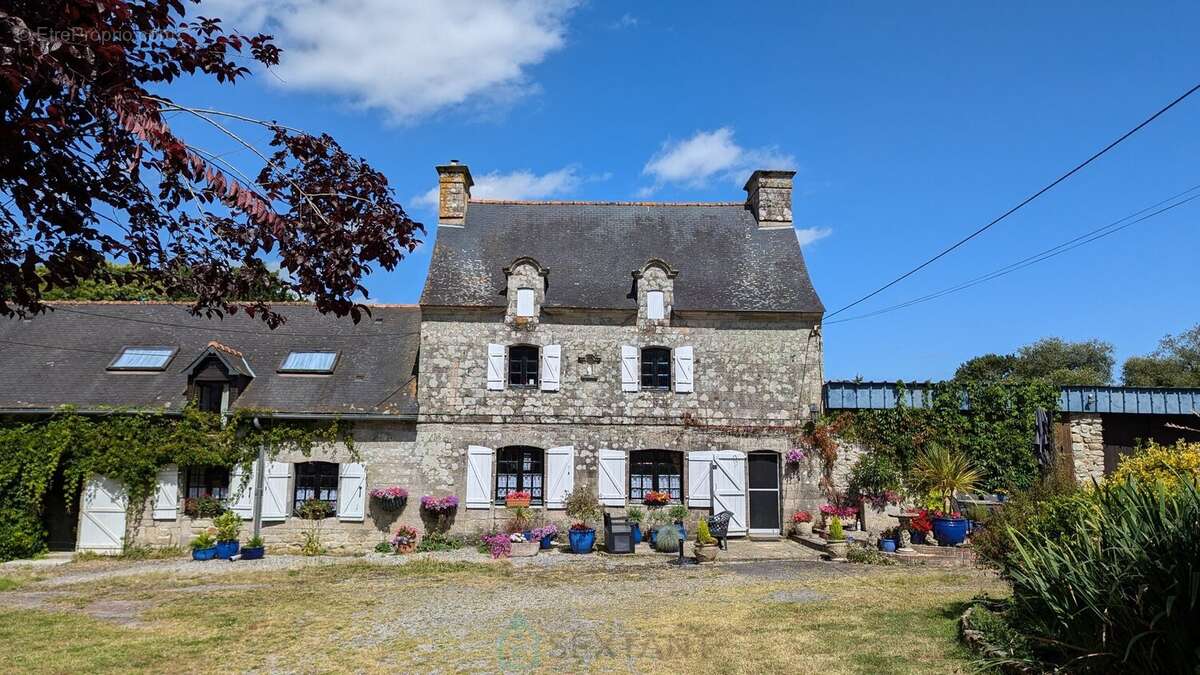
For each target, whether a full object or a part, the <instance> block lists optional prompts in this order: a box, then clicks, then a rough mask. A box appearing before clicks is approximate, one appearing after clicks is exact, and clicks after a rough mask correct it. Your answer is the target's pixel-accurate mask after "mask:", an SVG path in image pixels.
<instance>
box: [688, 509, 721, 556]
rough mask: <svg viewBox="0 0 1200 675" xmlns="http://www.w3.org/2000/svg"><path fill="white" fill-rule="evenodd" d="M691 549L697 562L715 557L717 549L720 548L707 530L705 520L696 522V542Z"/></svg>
mask: <svg viewBox="0 0 1200 675" xmlns="http://www.w3.org/2000/svg"><path fill="white" fill-rule="evenodd" d="M693 549H694V552H695V554H696V562H698V563H703V562H712V561H714V560H716V559H717V551H719V550H721V547H720V546H719V545H718V544H717V540H716V538H715V537H713V536H712V533H711V532H709V530H708V521H707V520H704V519H701V520H700V522H699V523H697V524H696V544H695V546H694V547H693Z"/></svg>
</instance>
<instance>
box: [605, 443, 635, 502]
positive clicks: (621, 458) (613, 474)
mask: <svg viewBox="0 0 1200 675" xmlns="http://www.w3.org/2000/svg"><path fill="white" fill-rule="evenodd" d="M599 483H600V502H601V503H602V504H604V505H605V506H625V486H626V485H627V484H628V483H627V482H626V480H625V452H624V451H622V450H609V449H608V448H600V481H599Z"/></svg>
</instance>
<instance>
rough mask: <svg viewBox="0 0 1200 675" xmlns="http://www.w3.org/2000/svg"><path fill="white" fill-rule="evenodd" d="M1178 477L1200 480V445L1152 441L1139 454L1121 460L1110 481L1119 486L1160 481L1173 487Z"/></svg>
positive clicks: (1109, 478)
mask: <svg viewBox="0 0 1200 675" xmlns="http://www.w3.org/2000/svg"><path fill="white" fill-rule="evenodd" d="M1179 476H1192V477H1197V478H1200V443H1184V442H1183V441H1182V440H1180V441H1177V442H1176V443H1175V445H1159V444H1158V443H1155V442H1153V441H1151V442H1150V444H1149V445H1147V446H1145V447H1143V448H1141V449H1139V450H1138V451H1137V452H1136V453H1134V454H1132V455H1129V456H1126V457H1124V458H1122V459H1121V463H1120V464H1119V465H1117V470H1116V471H1113V473H1112V475H1111V476H1109V477H1108V480H1109V481H1112V482H1120V481H1123V480H1125V479H1127V478H1136V479H1138V480H1139V481H1142V482H1143V483H1149V482H1152V481H1155V480H1160V481H1163V482H1164V483H1168V484H1170V485H1174V484H1175V483H1177V482H1178V480H1179Z"/></svg>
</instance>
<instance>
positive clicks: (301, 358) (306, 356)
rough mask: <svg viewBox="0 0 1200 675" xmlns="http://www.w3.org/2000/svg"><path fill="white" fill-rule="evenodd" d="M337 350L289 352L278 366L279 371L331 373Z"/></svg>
mask: <svg viewBox="0 0 1200 675" xmlns="http://www.w3.org/2000/svg"><path fill="white" fill-rule="evenodd" d="M336 362H337V352H291V353H290V354H288V355H287V358H286V359H284V360H283V365H281V366H279V372H281V373H332V372H333V366H334V364H335V363H336Z"/></svg>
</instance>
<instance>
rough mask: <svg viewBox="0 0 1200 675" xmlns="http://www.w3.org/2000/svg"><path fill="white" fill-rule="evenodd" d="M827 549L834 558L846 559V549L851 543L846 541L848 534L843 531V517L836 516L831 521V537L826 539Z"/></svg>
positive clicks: (848, 548)
mask: <svg viewBox="0 0 1200 675" xmlns="http://www.w3.org/2000/svg"><path fill="white" fill-rule="evenodd" d="M825 550H826V551H827V552H828V553H829V557H830V558H832V559H834V560H845V559H846V551H848V550H850V545H849V544H847V543H846V534H845V532H843V531H842V519H841V518H839V517H837V516H834V517H833V518H831V519H830V521H829V538H828V539H826V541H825Z"/></svg>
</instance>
